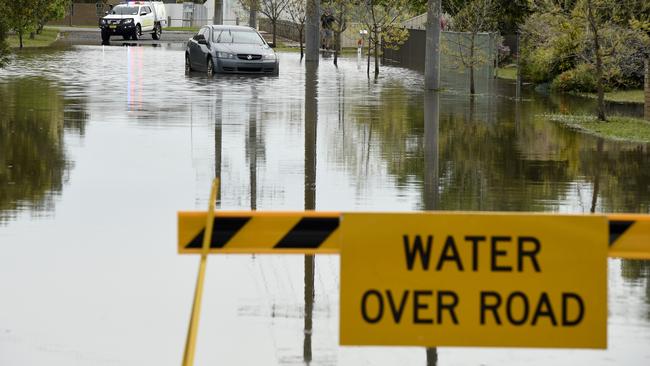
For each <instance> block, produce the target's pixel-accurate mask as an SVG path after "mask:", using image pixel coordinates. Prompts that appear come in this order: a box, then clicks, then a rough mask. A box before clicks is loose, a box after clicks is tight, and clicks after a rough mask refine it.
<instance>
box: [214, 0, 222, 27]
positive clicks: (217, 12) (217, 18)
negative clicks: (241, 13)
mask: <svg viewBox="0 0 650 366" xmlns="http://www.w3.org/2000/svg"><path fill="white" fill-rule="evenodd" d="M212 24H215V25H218V24H223V0H214V16H213V17H212Z"/></svg>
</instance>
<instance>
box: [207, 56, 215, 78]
mask: <svg viewBox="0 0 650 366" xmlns="http://www.w3.org/2000/svg"><path fill="white" fill-rule="evenodd" d="M207 71H208V76H212V75H213V74H214V64H213V63H212V57H208V70H207Z"/></svg>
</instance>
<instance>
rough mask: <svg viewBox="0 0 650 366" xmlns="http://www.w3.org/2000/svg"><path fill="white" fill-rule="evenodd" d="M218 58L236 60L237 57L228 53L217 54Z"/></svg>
mask: <svg viewBox="0 0 650 366" xmlns="http://www.w3.org/2000/svg"><path fill="white" fill-rule="evenodd" d="M217 58H235V55H234V54H232V53H228V52H217Z"/></svg>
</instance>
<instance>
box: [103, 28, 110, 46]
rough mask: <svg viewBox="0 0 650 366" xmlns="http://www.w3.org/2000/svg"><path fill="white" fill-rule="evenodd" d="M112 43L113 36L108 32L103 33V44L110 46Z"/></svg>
mask: <svg viewBox="0 0 650 366" xmlns="http://www.w3.org/2000/svg"><path fill="white" fill-rule="evenodd" d="M110 41H111V35H110V33H108V31H104V30H103V31H102V43H103V44H108V43H109V42H110Z"/></svg>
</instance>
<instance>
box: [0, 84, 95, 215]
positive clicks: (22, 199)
mask: <svg viewBox="0 0 650 366" xmlns="http://www.w3.org/2000/svg"><path fill="white" fill-rule="evenodd" d="M0 100H1V101H2V109H0V222H4V221H6V220H8V219H10V218H12V217H14V216H15V215H17V214H18V213H20V212H23V211H27V212H31V213H32V214H34V213H38V214H41V213H44V212H48V211H51V210H52V209H53V208H54V197H55V196H56V195H57V194H59V193H60V192H61V189H62V187H63V184H64V183H65V181H66V179H67V173H68V171H69V169H70V168H71V166H72V163H71V162H70V161H69V160H68V158H67V156H66V152H65V146H64V139H63V136H64V130H65V131H70V132H73V133H78V134H80V135H83V133H84V131H85V123H86V112H85V107H84V103H83V101H81V100H74V99H65V98H64V97H63V91H62V90H61V89H60V88H59V87H58V86H57V85H56V84H54V83H51V82H50V81H49V80H47V79H44V78H22V79H13V80H11V81H10V82H8V83H3V84H0Z"/></svg>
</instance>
